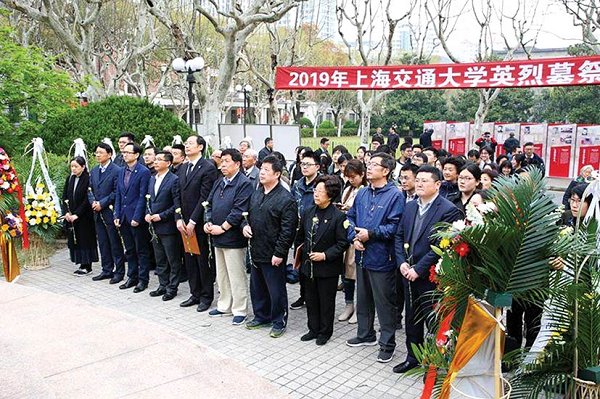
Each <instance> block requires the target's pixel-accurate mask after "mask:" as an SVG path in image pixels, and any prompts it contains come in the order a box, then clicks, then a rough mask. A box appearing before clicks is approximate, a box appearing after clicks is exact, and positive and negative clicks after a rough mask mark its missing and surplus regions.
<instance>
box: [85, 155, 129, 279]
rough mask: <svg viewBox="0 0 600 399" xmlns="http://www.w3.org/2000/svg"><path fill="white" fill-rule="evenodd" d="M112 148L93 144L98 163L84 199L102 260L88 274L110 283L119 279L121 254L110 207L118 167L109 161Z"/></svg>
mask: <svg viewBox="0 0 600 399" xmlns="http://www.w3.org/2000/svg"><path fill="white" fill-rule="evenodd" d="M112 153H113V149H112V147H111V146H109V145H108V144H105V143H100V144H98V145H97V146H96V149H95V153H94V155H95V156H96V161H97V162H98V165H97V166H95V167H94V168H93V169H92V172H91V173H90V188H91V191H89V192H88V200H89V202H90V205H91V206H92V210H93V211H94V221H95V224H96V235H97V236H98V247H99V248H100V258H101V260H102V272H101V273H100V274H99V275H97V276H94V277H92V280H94V281H100V280H105V279H110V283H111V284H116V283H118V282H120V281H121V280H123V276H124V275H125V254H124V253H123V245H122V244H121V238H120V237H119V232H118V231H117V229H116V227H115V224H114V218H113V213H112V211H111V210H110V206H111V205H114V203H115V194H116V190H117V181H118V178H119V173H120V172H121V168H120V167H118V166H117V165H115V163H114V162H111V160H110V158H111V156H112Z"/></svg>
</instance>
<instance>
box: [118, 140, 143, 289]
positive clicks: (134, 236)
mask: <svg viewBox="0 0 600 399" xmlns="http://www.w3.org/2000/svg"><path fill="white" fill-rule="evenodd" d="M141 153H142V149H141V147H140V146H139V145H137V144H135V143H130V144H127V145H126V146H125V148H124V150H123V151H122V154H123V159H124V160H125V164H126V167H125V168H124V169H123V170H121V172H120V173H119V180H118V181H117V194H116V199H115V221H114V223H115V226H117V228H119V229H120V231H121V235H122V236H123V241H124V243H125V256H126V258H127V277H128V279H127V281H126V282H125V284H121V285H120V286H119V288H120V289H122V290H124V289H128V288H131V287H135V288H134V290H133V292H135V293H137V292H142V291H144V290H145V289H146V288H148V280H149V267H150V249H149V245H150V234H149V233H148V224H147V223H146V221H145V220H144V213H145V210H146V198H145V197H146V193H147V192H148V181H149V180H150V171H149V170H148V168H146V167H145V166H144V165H142V164H141V163H140V162H138V161H139V159H140V156H141Z"/></svg>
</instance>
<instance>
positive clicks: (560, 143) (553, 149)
mask: <svg viewBox="0 0 600 399" xmlns="http://www.w3.org/2000/svg"><path fill="white" fill-rule="evenodd" d="M576 131H577V125H574V124H550V125H548V158H547V161H546V167H547V169H548V177H563V178H568V177H570V176H571V175H572V174H573V159H574V156H575V152H574V151H575V133H576Z"/></svg>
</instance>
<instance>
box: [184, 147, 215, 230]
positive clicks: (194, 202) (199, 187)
mask: <svg viewBox="0 0 600 399" xmlns="http://www.w3.org/2000/svg"><path fill="white" fill-rule="evenodd" d="M187 170H188V164H187V163H184V164H182V165H181V166H180V167H179V169H178V170H177V176H178V177H179V188H180V191H181V215H179V214H176V215H175V218H176V220H177V219H181V218H183V221H184V222H185V223H188V222H189V221H190V220H193V221H194V222H195V223H196V234H205V233H204V230H203V229H202V226H203V225H204V208H203V207H202V202H204V201H206V200H207V199H208V195H209V194H210V190H211V189H212V187H213V184H214V182H215V180H217V177H218V172H217V168H215V166H214V164H213V163H212V162H210V161H208V160H207V159H204V158H201V159H199V160H198V162H196V165H195V166H194V168H193V169H192V170H191V171H190V173H189V174H187V176H186V172H187Z"/></svg>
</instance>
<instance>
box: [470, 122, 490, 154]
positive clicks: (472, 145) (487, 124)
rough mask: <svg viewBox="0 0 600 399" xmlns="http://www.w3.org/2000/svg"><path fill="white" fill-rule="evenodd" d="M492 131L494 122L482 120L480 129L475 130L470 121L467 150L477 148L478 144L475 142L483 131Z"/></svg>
mask: <svg viewBox="0 0 600 399" xmlns="http://www.w3.org/2000/svg"><path fill="white" fill-rule="evenodd" d="M493 131H494V122H484V123H483V125H482V126H481V131H480V132H477V131H476V129H475V124H474V123H471V124H470V125H469V148H468V149H467V151H468V150H472V149H475V150H479V146H477V145H476V144H475V142H476V141H477V139H478V138H480V137H481V135H482V134H483V133H485V132H490V133H492V132H493Z"/></svg>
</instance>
